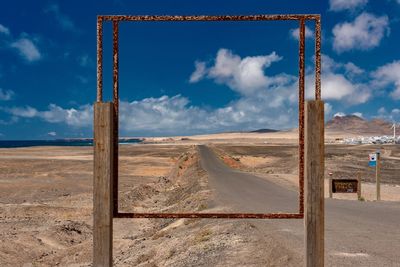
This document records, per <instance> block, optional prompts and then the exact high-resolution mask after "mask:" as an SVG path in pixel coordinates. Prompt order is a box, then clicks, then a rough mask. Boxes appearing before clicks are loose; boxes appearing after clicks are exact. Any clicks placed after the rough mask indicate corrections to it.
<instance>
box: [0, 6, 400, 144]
mask: <svg viewBox="0 0 400 267" xmlns="http://www.w3.org/2000/svg"><path fill="white" fill-rule="evenodd" d="M279 13H283V14H290V13H297V14H302V13H314V14H321V16H322V38H323V40H322V53H323V62H322V64H323V71H322V96H323V99H324V100H325V102H326V104H325V108H326V109H325V111H326V118H327V119H329V118H331V117H332V116H334V115H335V114H357V115H359V116H363V117H364V118H367V119H372V118H375V117H381V118H384V119H386V120H397V121H399V120H400V104H399V103H400V56H399V52H400V48H399V43H400V0H383V1H372V0H330V1H311V0H309V1H272V0H271V1H265V0H263V1H255V0H250V1H232V0H230V1H183V0H182V1H166V0H163V1H161V0H160V1H151V0H148V1H127V0H114V1H28V0H25V1H22V0H15V1H12V2H10V3H8V4H5V3H3V4H2V8H1V10H0V138H1V139H49V138H64V137H91V136H92V120H93V119H92V117H93V114H92V104H93V102H94V101H95V95H96V63H95V62H96V16H97V15H104V14H127V15H135V14H140V15H143V14H168V15H175V14H178V15H190V14H279ZM296 29H298V24H297V22H292V21H289V22H223V23H215V22H185V23H166V22H146V23H144V22H142V23H134V22H129V23H128V22H125V23H122V24H121V25H120V96H121V104H120V105H121V117H120V129H121V136H128V135H129V136H152V135H155V136H159V135H176V134H179V135H180V134H195V133H208V132H220V131H233V130H254V129H259V128H275V129H288V128H293V127H297V114H298V113H297V97H298V95H297V73H298V70H297V67H298V40H297V39H296V37H297V32H296ZM313 33H314V25H313V23H308V24H307V32H306V36H307V40H306V59H307V61H306V66H307V71H306V74H307V77H306V78H307V79H306V87H307V92H306V95H307V96H308V97H310V96H312V93H313V87H314V78H313V67H314V63H313V54H314V47H313V46H314V39H313ZM104 34H105V35H104V42H105V43H104V67H105V68H104V90H105V97H106V99H109V98H110V93H111V56H112V55H111V53H112V50H111V41H112V38H111V25H110V24H106V25H104Z"/></svg>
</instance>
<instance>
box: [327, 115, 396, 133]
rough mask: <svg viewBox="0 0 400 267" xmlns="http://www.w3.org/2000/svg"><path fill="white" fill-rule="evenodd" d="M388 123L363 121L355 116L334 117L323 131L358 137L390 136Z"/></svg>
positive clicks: (374, 120)
mask: <svg viewBox="0 0 400 267" xmlns="http://www.w3.org/2000/svg"><path fill="white" fill-rule="evenodd" d="M391 126H392V124H391V123H390V122H387V121H384V120H381V119H373V120H370V121H368V120H365V119H363V118H360V117H358V116H355V115H346V116H335V117H333V119H332V120H330V121H328V122H327V123H326V125H325V127H326V128H325V129H326V130H327V131H330V132H345V133H353V134H359V135H391V134H392V133H393V131H392V130H391Z"/></svg>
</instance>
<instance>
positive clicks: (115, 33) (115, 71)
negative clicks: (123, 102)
mask: <svg viewBox="0 0 400 267" xmlns="http://www.w3.org/2000/svg"><path fill="white" fill-rule="evenodd" d="M118 52H119V51H118V21H113V103H114V116H115V117H114V142H115V143H114V176H113V202H114V209H113V210H114V215H116V214H117V213H118V184H119V183H118V176H119V175H118V154H119V153H118V140H119V134H118V122H119V81H118V67H119V53H118Z"/></svg>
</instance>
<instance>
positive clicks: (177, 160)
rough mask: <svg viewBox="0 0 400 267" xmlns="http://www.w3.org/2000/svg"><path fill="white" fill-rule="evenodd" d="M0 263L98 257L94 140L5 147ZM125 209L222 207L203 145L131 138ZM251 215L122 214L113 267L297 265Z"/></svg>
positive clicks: (125, 157) (123, 185)
mask: <svg viewBox="0 0 400 267" xmlns="http://www.w3.org/2000/svg"><path fill="white" fill-rule="evenodd" d="M0 158H1V161H0V187H1V192H2V194H1V195H0V266H91V261H92V168H93V162H92V148H90V147H68V148H67V147H35V148H17V149H1V151H0ZM120 190H121V191H120V211H168V212H179V211H182V212H183V211H198V212H205V211H213V212H215V211H217V212H219V211H223V210H224V209H225V207H221V206H216V205H215V203H214V201H213V196H212V194H211V192H210V188H209V186H208V183H207V175H206V173H205V172H204V170H202V169H201V167H200V164H199V158H198V152H197V149H196V147H194V146H188V145H173V146H171V145H126V146H121V151H120ZM296 257H297V256H296V255H295V254H292V253H291V252H290V251H288V250H286V249H284V247H282V246H281V244H280V242H278V241H277V240H275V239H274V236H273V235H272V234H271V235H269V236H268V235H261V234H260V233H259V230H258V229H257V228H256V227H255V226H254V225H253V224H252V223H251V222H248V221H247V222H246V221H227V220H194V219H180V220H160V219H158V220H156V219H155V220H148V219H115V220H114V263H115V266H297V263H298V262H299V259H298V258H296Z"/></svg>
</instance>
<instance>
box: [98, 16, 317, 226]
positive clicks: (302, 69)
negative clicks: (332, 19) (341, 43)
mask: <svg viewBox="0 0 400 267" xmlns="http://www.w3.org/2000/svg"><path fill="white" fill-rule="evenodd" d="M271 20H298V21H299V23H300V30H299V35H300V36H299V37H300V38H299V40H300V41H299V213H268V214H259V213H174V214H170V213H120V212H119V211H118V139H119V134H118V132H119V131H118V121H119V80H118V68H119V66H118V65H119V62H118V61H119V51H118V26H119V22H120V21H271ZM307 20H314V21H315V99H316V100H320V99H321V19H320V15H318V14H288V15H244V16H241V15H232V16H230V15H222V16H203V15H199V16H153V15H143V16H121V15H110V16H108V15H104V16H98V17H97V101H98V102H102V101H103V22H105V21H111V22H112V25H113V104H114V116H115V117H114V140H115V145H114V175H113V203H114V209H113V210H114V218H226V219H229V218H231V219H241V218H243V219H251V218H253V219H302V218H303V216H304V90H305V22H306V21H307Z"/></svg>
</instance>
